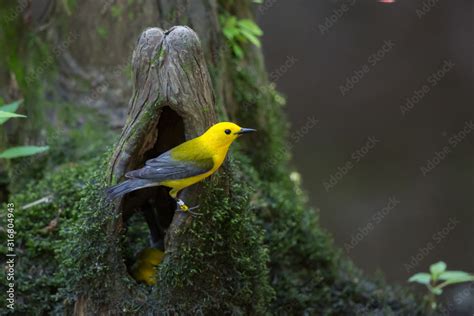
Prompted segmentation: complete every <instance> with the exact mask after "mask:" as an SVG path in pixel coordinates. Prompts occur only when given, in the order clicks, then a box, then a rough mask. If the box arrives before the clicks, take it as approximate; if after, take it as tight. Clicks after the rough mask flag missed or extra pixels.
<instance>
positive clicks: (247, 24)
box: [238, 19, 263, 36]
mask: <svg viewBox="0 0 474 316" xmlns="http://www.w3.org/2000/svg"><path fill="white" fill-rule="evenodd" d="M238 25H239V26H240V27H241V28H244V29H246V30H248V31H249V32H250V33H252V34H253V35H255V36H262V35H263V31H262V29H261V28H260V27H259V26H258V25H257V24H255V22H254V21H252V20H249V19H242V20H239V22H238Z"/></svg>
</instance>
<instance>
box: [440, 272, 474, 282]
mask: <svg viewBox="0 0 474 316" xmlns="http://www.w3.org/2000/svg"><path fill="white" fill-rule="evenodd" d="M461 278H474V275H472V274H469V273H467V272H464V271H444V272H443V273H441V274H440V275H439V277H438V279H439V280H442V281H447V280H449V279H461Z"/></svg>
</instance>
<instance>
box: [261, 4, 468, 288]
mask: <svg viewBox="0 0 474 316" xmlns="http://www.w3.org/2000/svg"><path fill="white" fill-rule="evenodd" d="M430 3H431V4H432V5H431V6H430V5H428V4H430ZM427 5H428V6H427ZM343 6H345V7H343ZM424 6H425V7H424ZM417 10H418V11H417ZM341 12H342V14H341ZM472 13H473V2H472V1H471V0H466V1H455V2H453V1H396V2H392V1H384V2H377V1H375V0H373V1H355V2H354V1H349V2H347V1H346V2H341V1H310V0H307V1H302V0H296V1H277V0H273V1H272V0H267V1H266V2H265V3H264V4H263V5H262V6H261V7H260V8H259V9H258V10H257V17H258V21H259V23H260V25H261V27H262V29H263V30H264V32H265V35H264V38H263V46H264V52H265V56H266V63H267V68H268V72H269V73H270V75H271V77H272V78H273V80H274V81H276V84H277V87H278V89H279V90H280V91H281V92H282V93H283V94H284V95H285V96H286V97H287V99H288V107H287V111H288V114H289V117H290V121H291V122H292V133H293V135H299V136H301V137H299V140H297V141H293V145H294V158H293V159H294V163H295V165H296V167H297V168H298V170H299V171H300V172H301V174H302V179H303V185H304V187H305V189H306V191H307V193H308V195H309V198H310V202H311V205H313V206H314V207H316V208H319V209H320V216H321V221H322V224H323V226H324V227H325V228H326V229H327V230H328V231H330V232H331V233H332V234H333V236H334V239H335V242H336V244H338V245H339V246H340V247H342V248H343V249H344V252H345V253H347V254H348V255H349V256H350V257H351V258H352V259H353V260H354V261H355V262H356V264H357V265H358V266H360V267H361V268H363V269H364V270H365V271H366V272H369V273H373V272H375V271H377V270H383V271H384V272H385V274H386V277H387V279H389V280H391V281H395V282H398V283H405V282H406V280H407V279H408V277H409V276H410V275H412V274H413V273H415V272H418V271H426V270H428V267H429V265H430V264H431V263H434V262H436V261H438V260H444V261H446V262H447V264H448V269H455V270H458V269H459V270H466V271H471V272H472V271H473V270H474V238H473V236H474V235H473V227H474V212H473V211H474V198H473V196H474V194H473V193H474V192H473V188H474V164H473V154H474V130H473V128H474V126H471V125H469V121H472V122H474V110H473V93H472V88H473V63H472V53H473V42H472V39H473V37H472V26H473V24H472ZM384 43H385V44H384ZM387 43H388V44H387ZM374 54H375V55H374ZM375 62H376V63H375ZM364 65H365V66H364ZM443 67H444V70H443ZM438 71H439V74H437V75H435V76H433V75H432V74H433V73H435V74H436V73H437V72H438ZM361 73H363V75H362V76H361V75H360V74H361ZM353 76H356V77H357V78H353V79H352V80H353V82H354V85H353V87H352V89H347V88H350V84H348V83H347V82H346V80H348V78H349V80H351V79H350V78H351V77H353ZM424 85H426V87H424V88H423V86H424ZM341 86H343V87H344V86H345V88H341ZM423 89H424V91H425V92H424V91H423ZM417 91H418V92H417ZM422 94H423V95H422ZM421 95H422V96H421ZM419 96H421V97H419ZM407 98H410V99H411V101H412V103H411V104H409V105H407V104H406V102H407V100H406V99H407ZM407 109H408V110H407ZM402 112H403V113H402ZM313 117H314V118H315V119H317V120H318V123H317V124H316V126H314V127H312V128H311V125H310V124H308V121H309V120H310V119H311V118H313ZM463 129H464V132H463ZM297 133H299V134H297ZM369 137H373V138H375V140H376V141H375V142H372V143H373V144H374V145H373V146H372V145H371V143H370V141H369ZM293 139H296V137H294V138H293ZM368 141H369V144H368V145H369V147H373V148H371V149H369V148H368V147H367V148H366V149H368V152H367V153H365V151H364V148H363V147H364V145H366V143H367V142H368ZM445 146H446V147H447V148H448V149H444V150H447V153H446V154H445V155H443V152H442V151H443V148H445ZM357 150H360V151H359V152H357ZM437 152H438V156H439V157H441V158H437ZM364 153H365V154H364ZM362 156H363V157H362ZM428 160H431V161H432V163H433V164H435V165H436V166H435V167H434V168H432V169H431V170H429V171H428V172H426V170H428V168H430V167H433V166H428ZM347 163H350V164H351V165H352V167H351V168H350V169H349V170H348V171H347V173H346V174H345V175H343V176H342V178H340V179H339V180H336V182H337V183H336V184H335V185H329V186H328V185H327V184H326V186H325V182H327V183H329V181H330V179H331V175H333V176H334V177H338V176H340V175H338V174H336V173H337V172H338V170H339V169H341V170H342V169H343V167H344V166H345V165H346V164H347ZM422 167H423V169H424V171H425V172H423V171H422ZM338 168H339V169H338ZM342 172H343V173H344V171H342ZM423 173H426V174H423ZM333 180H334V179H333ZM333 183H334V181H333ZM390 197H394V198H395V199H396V200H397V201H399V202H395V203H392V207H391V206H390V205H389V206H388V208H385V209H384V207H386V206H387V204H389V198H390ZM353 238H354V239H355V241H354V240H352V239H353ZM351 242H352V243H351ZM348 245H349V247H348Z"/></svg>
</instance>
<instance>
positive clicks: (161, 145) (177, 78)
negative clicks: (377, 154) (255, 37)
mask: <svg viewBox="0 0 474 316" xmlns="http://www.w3.org/2000/svg"><path fill="white" fill-rule="evenodd" d="M132 67H133V80H134V92H133V96H132V98H131V99H130V103H129V110H128V117H127V120H126V123H125V126H124V128H123V130H122V133H121V135H120V139H119V140H118V142H117V145H116V147H115V149H114V151H113V153H112V155H111V159H110V163H109V169H108V171H107V182H108V183H109V184H110V185H113V184H116V183H118V182H120V181H122V180H123V179H124V175H125V173H127V172H128V171H130V170H133V169H137V168H140V167H142V166H143V165H144V164H145V162H146V161H147V160H148V159H151V158H154V157H156V156H158V155H160V154H161V153H163V152H165V151H167V150H169V149H171V148H173V147H175V146H177V145H179V144H180V143H182V142H184V141H186V140H188V139H191V138H194V137H196V136H198V135H200V134H202V133H203V132H204V131H205V130H206V129H207V128H209V127H210V126H211V125H213V124H215V123H216V122H217V115H216V111H215V104H214V102H215V101H214V94H213V90H212V86H211V81H210V77H209V73H208V70H207V67H206V62H205V59H204V56H203V52H202V49H201V44H200V41H199V39H198V37H197V35H196V33H195V32H194V31H193V30H191V29H190V28H189V27H185V26H176V27H173V28H171V29H170V30H167V31H163V30H162V29H160V28H149V29H146V30H145V31H144V32H143V33H142V34H141V36H140V38H139V40H138V43H137V45H136V48H135V50H134V52H133V57H132ZM168 191H169V190H168V189H167V188H164V187H152V188H147V189H142V190H138V191H135V192H131V193H129V194H126V195H125V196H123V197H121V198H120V199H118V200H117V201H115V202H114V203H113V208H114V210H113V212H114V213H115V214H117V220H115V221H113V222H111V223H109V224H108V227H107V234H108V235H112V236H114V237H115V238H116V237H117V236H118V235H120V234H122V232H123V230H124V228H125V226H126V222H127V220H128V219H129V218H130V217H131V216H132V215H133V214H134V213H136V212H143V214H144V216H145V218H146V220H147V224H148V226H149V229H150V239H151V240H150V242H151V245H152V246H154V247H159V248H162V249H165V250H166V252H167V253H169V252H171V251H173V249H176V246H177V245H176V243H175V240H174V238H173V234H174V233H175V232H176V231H177V230H178V229H179V228H180V227H181V226H182V225H186V223H189V222H190V221H192V218H191V217H190V215H189V214H188V213H186V214H184V213H182V212H176V213H175V210H176V203H175V201H174V200H173V199H172V198H171V197H169V195H168ZM183 191H184V192H183V195H184V196H185V199H186V202H187V203H189V205H195V204H196V203H198V201H197V195H198V194H199V193H202V187H201V186H200V185H199V184H197V185H195V186H193V187H192V188H190V189H185V190H183ZM122 271H125V269H122ZM90 312H91V311H89V310H88V308H87V299H85V298H84V297H80V298H79V299H78V300H77V302H76V305H75V309H74V313H75V314H76V315H84V314H89V313H90ZM103 312H105V313H107V307H104V309H103Z"/></svg>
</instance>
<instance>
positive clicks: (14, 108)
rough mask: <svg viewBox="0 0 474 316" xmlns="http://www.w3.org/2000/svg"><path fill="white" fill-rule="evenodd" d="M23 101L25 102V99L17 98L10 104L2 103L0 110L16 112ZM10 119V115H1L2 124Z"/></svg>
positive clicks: (0, 122) (0, 121)
mask: <svg viewBox="0 0 474 316" xmlns="http://www.w3.org/2000/svg"><path fill="white" fill-rule="evenodd" d="M22 103H23V100H17V101H15V102H12V103H10V104H6V105H2V106H0V111H2V112H10V113H15V112H16V111H17V110H18V108H19V107H20V105H21V104H22ZM8 119H9V117H0V125H1V124H3V123H5V122H6V121H8Z"/></svg>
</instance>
